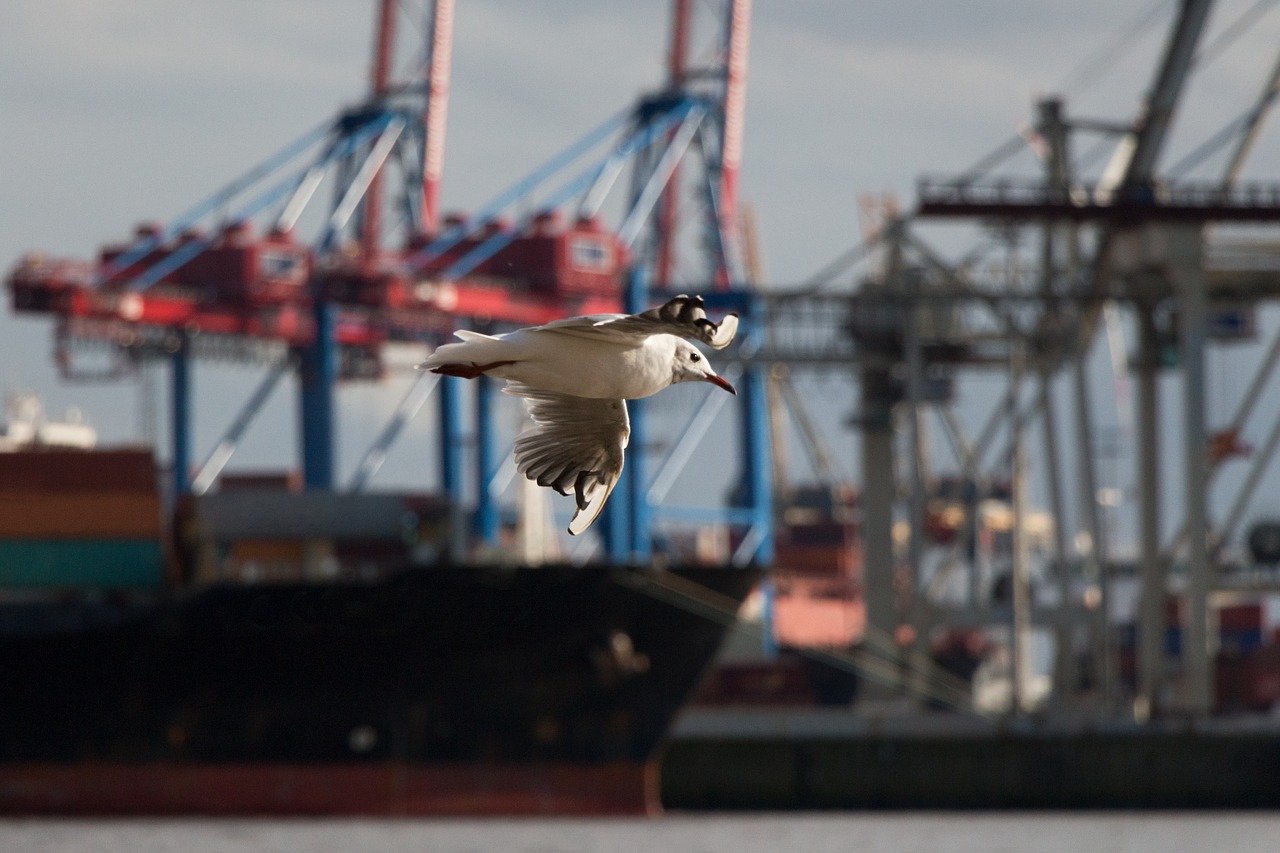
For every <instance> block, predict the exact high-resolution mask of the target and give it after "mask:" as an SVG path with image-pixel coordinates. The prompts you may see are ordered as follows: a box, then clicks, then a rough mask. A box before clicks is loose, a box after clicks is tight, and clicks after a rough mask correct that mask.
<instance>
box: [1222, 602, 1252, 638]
mask: <svg viewBox="0 0 1280 853" xmlns="http://www.w3.org/2000/svg"><path fill="white" fill-rule="evenodd" d="M1262 620H1263V613H1262V604H1261V602H1250V603H1248V604H1229V605H1226V606H1224V607H1219V608H1218V630H1220V631H1226V632H1235V631H1251V632H1252V631H1261V630H1262Z"/></svg>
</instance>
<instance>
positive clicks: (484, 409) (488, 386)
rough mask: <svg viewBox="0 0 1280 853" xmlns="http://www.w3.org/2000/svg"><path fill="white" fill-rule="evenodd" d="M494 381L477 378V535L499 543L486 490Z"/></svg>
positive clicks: (494, 508)
mask: <svg viewBox="0 0 1280 853" xmlns="http://www.w3.org/2000/svg"><path fill="white" fill-rule="evenodd" d="M493 394H494V382H493V380H492V379H489V378H488V377H486V376H481V377H480V378H479V379H477V380H476V517H475V531H476V536H478V537H479V538H480V541H481V542H483V543H484V544H486V545H490V546H495V545H497V544H498V520H499V519H498V502H497V501H496V500H494V497H493V494H492V493H491V492H490V491H489V482H490V479H491V478H492V477H493V467H494V457H495V456H496V455H497V454H496V453H495V452H494V451H495V450H496V449H497V445H496V442H497V436H496V435H495V432H494V424H493Z"/></svg>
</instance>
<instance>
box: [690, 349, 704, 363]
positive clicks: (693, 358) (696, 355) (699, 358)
mask: <svg viewBox="0 0 1280 853" xmlns="http://www.w3.org/2000/svg"><path fill="white" fill-rule="evenodd" d="M689 360H690V361H692V362H694V363H695V364H696V363H697V362H699V361H702V356H701V355H700V354H699V353H696V352H695V353H694V354H693V355H691V356H689Z"/></svg>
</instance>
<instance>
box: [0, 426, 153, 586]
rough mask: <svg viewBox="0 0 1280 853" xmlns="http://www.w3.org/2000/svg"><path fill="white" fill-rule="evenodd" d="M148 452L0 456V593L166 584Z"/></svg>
mask: <svg viewBox="0 0 1280 853" xmlns="http://www.w3.org/2000/svg"><path fill="white" fill-rule="evenodd" d="M163 529H164V528H163V524H162V510H161V500H160V494H159V491H158V487H157V480H156V469H155V461H154V459H153V457H152V455H151V452H150V451H149V450H132V449H129V450H91V451H84V450H53V449H48V450H43V449H35V450H24V451H19V452H13V453H0V587H11V588H12V587H20V588H32V587H47V588H48V587H52V588H62V587H87V586H92V587H98V588H121V587H148V586H158V585H160V584H162V583H163V581H164V578H165V548H164V536H163Z"/></svg>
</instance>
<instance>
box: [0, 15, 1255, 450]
mask: <svg viewBox="0 0 1280 853" xmlns="http://www.w3.org/2000/svg"><path fill="white" fill-rule="evenodd" d="M375 5H376V4H375V2H374V0H226V2H219V3H173V2H168V0H113V2H101V0H8V2H5V3H3V4H0V108H2V110H3V121H0V153H2V154H3V159H2V160H0V164H2V165H0V216H2V220H0V224H2V225H3V227H0V266H3V267H4V269H5V270H6V271H7V270H8V269H10V268H11V267H12V265H13V264H14V263H16V262H17V260H18V259H19V257H20V256H21V255H22V254H23V253H24V252H27V251H31V250H43V251H46V252H50V253H53V254H59V255H69V256H74V257H89V256H92V255H93V253H94V252H95V251H96V249H97V247H99V246H100V245H101V244H103V243H104V242H109V241H114V240H119V239H122V238H124V237H126V236H128V234H129V233H130V232H131V230H132V228H133V226H134V224H135V223H137V222H139V221H141V220H144V219H159V220H164V219H167V218H169V217H172V216H174V215H176V214H177V213H179V212H180V211H182V210H184V209H185V208H186V207H188V206H189V205H190V204H192V203H194V202H195V201H196V200H198V199H200V198H202V197H204V196H205V195H207V194H208V193H209V192H211V191H212V190H214V189H216V188H217V187H218V186H220V185H221V184H222V183H223V182H225V181H226V180H228V179H230V178H231V177H234V176H235V175H237V174H239V173H240V172H242V171H243V170H245V169H246V168H248V167H249V166H251V165H253V164H255V163H257V162H258V161H259V160H261V159H262V158H263V157H265V156H266V155H267V154H269V153H271V152H272V151H274V150H276V149H277V148H279V147H280V146H281V145H283V144H284V143H286V142H288V141H290V140H291V139H293V138H295V137H297V136H298V135H299V134H301V133H302V132H303V131H304V130H306V129H308V128H310V127H313V126H315V125H316V124H317V123H319V122H320V121H322V120H323V119H325V118H326V117H328V116H330V115H332V114H333V112H334V111H335V110H336V109H337V108H338V107H340V106H342V105H345V104H350V103H353V102H356V101H358V100H359V99H360V98H361V97H362V96H363V95H364V93H365V92H366V90H367V86H368V83H367V78H368V68H369V66H370V52H371V42H372V26H373V18H374V7H375ZM1254 5H1255V4H1254V2H1253V0H1237V1H1236V2H1231V3H1224V4H1221V6H1220V8H1219V9H1218V10H1217V11H1216V12H1215V14H1214V17H1213V18H1212V20H1211V23H1210V36H1209V39H1208V40H1207V41H1208V42H1212V41H1213V39H1214V38H1215V36H1216V35H1217V34H1220V33H1223V32H1225V31H1227V29H1228V27H1229V25H1230V24H1231V23H1232V22H1233V21H1234V20H1236V19H1237V18H1239V17H1240V16H1241V15H1242V14H1245V13H1246V12H1247V10H1249V9H1250V8H1252V7H1253V6H1254ZM401 6H402V8H404V9H407V10H409V11H410V12H411V14H410V15H409V17H405V18H402V19H401V22H402V28H403V29H405V30H411V29H412V27H414V26H416V19H417V17H418V15H419V11H418V10H419V9H420V0H403V2H402V3H401ZM754 6H755V8H754V14H753V25H752V33H751V46H750V70H749V80H748V88H747V92H748V94H747V113H746V138H745V148H744V160H743V173H742V195H743V198H744V200H745V201H746V202H748V203H750V204H751V205H752V207H753V208H754V209H755V212H756V216H757V219H758V227H759V232H760V238H761V243H762V249H763V254H764V260H765V265H766V268H767V271H768V275H769V278H770V279H771V280H773V281H776V282H780V283H787V282H795V281H798V280H800V279H802V278H804V277H805V276H807V275H808V274H810V273H812V272H814V271H816V270H817V269H819V268H821V267H822V266H823V265H824V264H825V263H826V262H827V261H828V260H830V259H832V258H834V257H836V256H837V255H839V254H840V253H841V252H842V251H844V250H845V249H847V248H849V247H851V246H852V245H854V244H855V243H856V242H858V239H859V238H858V234H859V224H858V208H857V197H858V194H859V193H864V192H877V193H878V192H886V191H887V192H893V193H895V194H896V195H897V196H898V197H899V198H900V199H901V200H902V202H903V204H904V206H905V207H907V208H910V206H911V204H912V199H913V186H914V182H915V180H916V178H917V177H918V176H920V175H921V174H922V173H938V172H942V173H945V172H955V171H959V170H962V169H964V168H966V167H968V166H970V165H971V164H973V163H974V162H976V161H977V160H979V159H980V158H981V157H982V156H983V155H984V154H986V153H987V152H989V151H990V150H992V149H993V148H995V147H996V146H997V145H998V144H1000V143H1001V142H1002V141H1004V140H1005V139H1007V138H1008V137H1009V136H1010V135H1012V134H1013V133H1014V132H1015V131H1016V130H1017V129H1018V128H1019V127H1020V126H1022V125H1024V124H1025V123H1027V122H1029V121H1031V120H1032V117H1033V115H1034V111H1033V105H1034V102H1035V100H1036V99H1037V98H1039V97H1041V96H1044V95H1046V94H1050V93H1065V94H1066V95H1067V97H1068V100H1067V110H1068V113H1069V114H1071V115H1077V116H1089V117H1099V118H1110V119H1117V120H1128V119H1130V118H1132V116H1133V115H1134V113H1135V112H1136V110H1137V108H1138V105H1139V103H1140V100H1141V98H1142V96H1143V94H1144V93H1145V90H1146V88H1147V86H1148V84H1149V82H1150V80H1151V79H1152V76H1153V74H1154V63H1155V58H1156V56H1157V55H1158V52H1159V48H1160V47H1161V45H1162V43H1163V41H1164V39H1165V37H1166V34H1167V30H1168V22H1169V21H1170V20H1171V18H1172V15H1173V12H1174V9H1175V6H1176V4H1175V3H1173V2H1171V1H1170V0H1165V1H1164V2H1156V3H1153V2H1151V0H1081V2H1076V3H1027V2H1015V0H972V2H965V3H937V2H929V0H870V2H856V3H855V2H847V0H788V2H782V1H781V0H756V2H755V4H754ZM669 14H670V12H669V3H667V2H657V0H643V1H642V2H634V0H597V2H591V3H583V2H566V1H565V0H544V2H529V0H459V2H458V10H457V24H456V38H455V49H454V65H453V86H452V99H451V105H450V107H451V108H450V115H449V131H448V143H447V153H446V166H445V178H444V187H443V192H444V206H445V208H446V209H455V208H461V209H466V208H468V207H471V206H475V205H477V204H479V203H480V202H482V201H483V200H485V199H486V198H488V197H489V196H491V195H492V194H494V193H495V192H497V191H498V190H500V189H502V188H504V187H506V186H507V185H509V184H511V183H513V182H514V181H515V180H517V179H518V178H520V177H522V176H523V175H524V174H525V173H527V172H528V171H529V170H530V169H531V168H532V167H533V166H534V165H536V164H537V163H539V162H540V161H541V160H543V159H544V158H545V157H547V156H548V155H550V154H552V153H554V152H555V151H556V150H558V149H559V148H561V147H562V146H564V145H566V144H567V143H569V142H570V141H572V140H574V139H576V138H577V137H578V136H579V135H580V134H582V133H583V132H585V131H586V130H587V129H589V128H591V127H593V126H594V125H595V124H597V123H598V122H599V121H601V120H602V119H604V118H605V117H607V116H609V115H611V114H613V113H615V112H616V111H618V110H619V109H621V108H623V107H625V106H626V105H627V104H629V103H631V102H632V101H633V100H634V99H635V97H636V96H637V95H638V94H640V93H641V92H643V91H645V90H647V89H651V88H653V87H655V86H657V85H658V84H659V83H661V81H662V79H663V76H664V53H665V50H666V40H667V28H668V16H669ZM1148 19H1149V20H1150V21H1151V22H1152V23H1151V24H1150V25H1148V26H1146V27H1142V26H1140V24H1141V22H1142V21H1144V20H1148ZM1278 31H1280V13H1273V14H1271V15H1270V16H1267V17H1264V18H1262V20H1261V21H1260V22H1259V24H1258V25H1257V26H1256V27H1254V28H1253V29H1252V30H1251V31H1249V32H1248V33H1247V34H1246V35H1244V36H1243V37H1241V38H1240V39H1238V40H1231V41H1230V42H1229V47H1227V44H1228V43H1227V42H1226V41H1224V42H1223V45H1224V48H1225V49H1224V50H1223V51H1222V52H1221V53H1220V55H1215V56H1214V57H1212V61H1211V62H1205V63H1203V65H1204V67H1203V68H1202V69H1200V71H1199V72H1198V73H1197V75H1196V78H1195V81H1194V86H1193V88H1192V90H1191V92H1189V93H1188V96H1187V98H1186V99H1185V101H1184V104H1183V108H1182V111H1181V112H1180V114H1179V121H1178V125H1177V128H1176V135H1175V137H1174V141H1173V142H1172V143H1171V145H1170V150H1169V155H1168V157H1166V160H1165V162H1166V163H1168V162H1171V161H1172V160H1176V159H1177V157H1178V156H1179V154H1180V153H1185V152H1186V151H1189V150H1191V149H1192V148H1194V147H1195V146H1196V145H1198V144H1199V143H1200V142H1202V141H1203V140H1204V139H1206V138H1207V137H1208V136H1210V135H1211V134H1212V133H1213V132H1214V131H1215V130H1217V129H1218V128H1219V127H1221V126H1222V125H1223V124H1224V123H1225V122H1226V121H1228V120H1229V119H1231V118H1233V117H1234V116H1236V115H1237V114H1238V113H1239V112H1241V111H1242V110H1243V109H1245V108H1246V107H1247V106H1248V105H1249V104H1250V103H1251V101H1252V100H1253V99H1254V98H1255V97H1256V95H1257V92H1258V90H1259V88H1260V87H1261V85H1262V82H1263V80H1264V78H1265V75H1266V73H1267V72H1268V70H1269V69H1270V66H1271V64H1272V63H1273V62H1274V61H1275V45H1276V44H1280V38H1278V37H1277V36H1278V34H1280V33H1278ZM696 49H697V48H696V46H695V51H696ZM1277 138H1278V137H1277V134H1276V133H1275V132H1274V129H1271V130H1269V131H1268V133H1267V134H1265V135H1264V137H1263V139H1262V141H1261V142H1260V143H1259V146H1258V149H1257V152H1256V154H1255V156H1254V157H1253V159H1252V160H1251V161H1250V165H1249V168H1248V170H1247V175H1248V176H1251V177H1256V178H1275V177H1277V175H1280V151H1278V150H1277V149H1278V148H1280V146H1278V145H1277ZM50 332H51V323H50V322H49V321H48V320H46V319H32V318H14V317H13V316H12V315H11V313H10V312H9V310H8V305H7V294H6V304H5V308H4V309H3V310H0V357H2V358H3V360H4V363H3V367H0V386H2V387H4V388H7V389H13V388H20V387H29V388H35V389H37V390H39V391H40V392H41V393H42V394H43V395H44V396H45V397H46V399H47V401H48V403H49V406H50V408H51V409H52V410H54V411H55V412H59V411H61V409H62V408H63V407H64V406H66V405H69V404H72V403H76V404H79V405H80V406H82V407H83V408H84V409H85V410H86V411H87V412H88V415H89V417H90V418H91V420H92V421H93V423H94V424H95V425H97V426H98V427H99V429H100V431H101V432H102V434H103V437H104V438H105V439H106V440H108V441H119V440H127V439H130V438H134V437H136V436H137V434H138V428H139V426H138V425H139V416H138V413H137V408H138V394H137V393H136V383H122V384H119V385H116V386H95V387H87V386H68V385H66V384H64V383H62V382H60V381H59V380H58V379H57V378H56V373H55V371H54V368H53V365H52V363H51V359H50V358H49V352H50V340H51V335H50ZM254 376H255V374H253V373H252V372H248V373H244V374H234V375H233V376H232V378H231V379H224V378H221V377H217V376H214V377H210V378H206V377H205V372H204V371H203V370H202V371H201V372H200V373H198V378H197V381H198V382H202V383H203V384H202V386H201V388H202V394H203V396H202V398H201V403H200V406H201V407H203V408H202V409H201V410H200V411H201V412H204V413H210V412H218V413H220V412H222V411H224V410H227V411H229V407H234V406H235V405H237V404H238V401H239V399H243V396H244V395H247V393H248V391H247V388H246V385H245V383H246V382H252V381H253V378H254ZM237 389H239V390H237ZM388 393H390V392H388ZM237 395H239V396H237ZM384 396H385V395H384ZM288 397H289V395H288V394H286V393H284V392H281V393H279V394H278V395H277V398H276V399H275V400H274V401H273V404H272V409H270V410H269V411H268V415H267V417H268V423H267V424H266V425H264V426H259V427H258V428H257V429H255V431H254V433H252V434H251V437H250V439H249V441H248V442H247V443H246V447H245V456H244V458H245V459H248V460H250V461H253V460H255V459H256V460H258V462H259V464H263V463H264V460H273V459H278V457H279V456H280V451H279V447H280V441H281V438H280V435H281V434H282V433H286V432H287V433H291V432H292V431H293V429H294V427H293V425H292V406H293V402H292V400H291V399H287V398H288ZM387 399H388V400H389V402H388V403H386V404H385V408H388V409H389V408H390V406H393V405H394V403H395V399H396V398H395V394H394V393H390V396H388V397H387ZM380 407H381V406H380ZM229 417H230V415H229V414H216V415H215V414H208V416H205V417H201V425H200V426H199V427H198V430H197V450H196V453H197V456H202V455H203V454H204V453H206V452H207V450H208V448H209V447H210V446H211V445H212V443H213V442H214V441H215V440H216V438H217V437H218V435H219V434H220V432H221V430H222V428H223V427H224V426H225V421H226V420H227V419H229ZM344 417H347V418H351V417H357V419H358V416H357V415H353V414H351V413H350V412H346V413H344ZM220 418H221V420H220ZM370 428H372V427H370ZM359 432H360V429H358V428H356V427H353V426H351V425H349V424H348V426H347V427H345V433H346V434H345V435H344V441H346V440H348V439H350V440H356V439H355V438H354V437H353V434H354V433H359ZM363 440H364V441H367V437H365V438H364V439H363ZM346 455H347V456H348V457H349V456H350V451H349V450H348V451H347V454H346ZM354 462H355V460H353V459H351V458H346V459H344V461H343V463H342V464H343V465H344V466H350V465H353V464H354Z"/></svg>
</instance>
